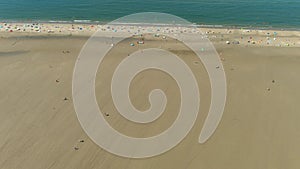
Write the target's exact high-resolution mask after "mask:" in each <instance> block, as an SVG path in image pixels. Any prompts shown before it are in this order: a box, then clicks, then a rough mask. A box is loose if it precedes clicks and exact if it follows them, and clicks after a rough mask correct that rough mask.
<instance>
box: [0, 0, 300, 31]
mask: <svg viewBox="0 0 300 169" xmlns="http://www.w3.org/2000/svg"><path fill="white" fill-rule="evenodd" d="M137 12H163V13H169V14H173V15H177V16H179V17H182V18H184V19H187V20H188V21H190V22H193V23H197V24H204V25H224V26H238V27H241V26H242V27H243V26H246V27H249V26H252V27H262V28H263V27H275V28H297V29H299V28H300V0H48V1H45V0H0V21H74V20H75V21H76V20H81V21H85V22H94V21H99V22H109V21H112V20H114V19H117V18H119V17H122V16H124V15H128V14H133V13H137Z"/></svg>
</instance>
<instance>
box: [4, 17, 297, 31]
mask: <svg viewBox="0 0 300 169" xmlns="http://www.w3.org/2000/svg"><path fill="white" fill-rule="evenodd" d="M113 21H114V20H112V21H93V20H5V19H4V20H0V24H1V23H9V24H17V23H24V24H32V23H38V24H67V25H68V24H81V25H106V24H108V23H111V22H113ZM137 24H139V23H137ZM192 24H193V25H194V26H196V27H197V28H218V29H250V30H275V31H279V30H280V31H300V25H299V26H298V27H295V26H288V25H286V26H284V27H281V26H274V25H273V26H272V25H269V26H268V25H260V26H258V25H255V26H254V25H242V24H241V25H239V24H235V25H233V24H232V25H230V24H201V23H192ZM149 25H150V26H151V23H150V24H149ZM153 26H154V24H153ZM168 26H170V25H168Z"/></svg>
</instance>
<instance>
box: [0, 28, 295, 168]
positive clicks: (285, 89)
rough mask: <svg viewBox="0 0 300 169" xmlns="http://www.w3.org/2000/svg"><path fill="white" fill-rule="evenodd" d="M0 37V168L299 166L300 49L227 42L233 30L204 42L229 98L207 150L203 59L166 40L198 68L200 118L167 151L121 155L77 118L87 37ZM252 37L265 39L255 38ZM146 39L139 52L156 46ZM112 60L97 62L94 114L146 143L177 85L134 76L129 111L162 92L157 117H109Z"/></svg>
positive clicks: (166, 118) (164, 120) (174, 98)
mask: <svg viewBox="0 0 300 169" xmlns="http://www.w3.org/2000/svg"><path fill="white" fill-rule="evenodd" d="M215 32H217V31H215ZM1 36H2V38H0V44H1V45H0V80H1V83H0V88H1V90H0V96H1V97H0V107H1V111H0V122H1V123H0V138H1V139H0V155H1V158H0V168H11V169H14V168H18V169H27V168H28V169H29V168H53V169H54V168H55V169H56V168H57V169H60V168H64V169H66V168H70V169H73V168H95V169H96V168H97V169H100V168H101V169H107V168H111V169H117V168H135V169H140V168H141V169H142V168H143V169H152V168H164V169H168V168H170V169H175V168H176V169H177V168H178V169H182V168H186V169H196V168H197V169H198V168H201V169H202V168H203V169H215V168H219V169H239V168H243V169H253V168H257V169H281V168H289V169H298V168H299V167H300V161H299V160H298V156H299V154H300V148H299V146H298V143H299V142H300V134H299V130H300V124H299V122H298V121H299V120H298V119H299V118H300V114H299V110H300V106H299V104H297V102H298V98H299V97H300V92H299V90H298V87H299V85H300V79H299V78H298V76H299V72H300V67H299V64H300V48H299V47H296V46H297V45H295V46H294V47H292V46H284V45H282V46H281V47H278V46H266V45H257V44H255V45H251V44H247V42H246V44H230V45H227V44H226V43H225V41H226V39H225V38H228V39H235V38H236V37H239V34H238V33H233V34H232V35H231V34H229V33H228V34H226V35H224V36H225V38H224V39H223V40H221V39H218V38H214V37H211V40H212V42H213V43H214V44H215V46H216V49H217V51H218V53H219V55H220V57H221V58H222V61H223V65H224V69H225V73H226V77H227V87H228V89H227V91H228V95H227V102H226V107H225V112H224V114H223V118H222V120H221V123H220V124H219V126H218V128H217V130H216V132H215V133H214V134H213V136H212V137H211V138H210V139H209V140H208V141H207V142H206V143H205V144H199V143H198V136H199V134H200V131H201V128H202V126H203V123H204V120H205V117H206V116H207V112H208V108H209V103H210V84H209V82H208V75H207V73H206V71H205V69H204V67H203V65H202V64H201V62H200V61H199V63H195V58H194V57H193V56H192V55H191V53H189V52H186V50H185V49H184V47H183V46H181V47H177V46H175V45H174V44H173V45H172V43H170V44H171V46H169V47H167V48H170V49H169V50H173V51H174V52H175V53H177V54H182V56H183V58H184V59H185V62H186V63H187V64H188V65H189V66H190V67H191V69H192V70H193V72H196V76H197V80H198V82H199V90H200V93H201V94H200V95H201V105H200V111H199V115H198V118H197V120H196V123H195V125H194V127H193V128H192V130H191V132H190V133H189V134H188V135H187V137H186V138H185V139H184V140H183V141H182V142H181V143H180V144H179V145H177V146H176V147H175V148H173V149H172V150H170V151H168V152H166V153H164V154H161V155H159V156H156V157H152V158H146V159H128V158H122V157H118V156H115V155H113V154H110V153H108V152H106V151H105V150H103V149H101V148H100V147H98V146H97V145H96V144H95V143H93V142H92V141H91V140H90V139H89V138H88V136H87V135H86V134H85V133H84V131H83V130H82V128H81V126H80V124H79V122H78V120H77V117H76V113H75V111H74V107H73V103H72V73H73V68H74V64H75V61H76V58H77V56H78V54H79V52H80V49H81V47H82V46H83V45H84V43H85V42H86V40H87V37H85V36H80V37H77V36H60V37H55V36H51V35H50V36H46V37H45V36H36V37H35V36H29V37H28V36H27V37H24V35H20V34H17V33H13V36H11V35H8V34H7V33H3V34H1ZM224 36H223V37H224ZM250 36H252V35H250ZM219 37H220V38H221V37H222V36H221V35H220V36H219ZM253 38H255V39H265V37H264V36H262V35H256V36H255V37H254V36H253ZM282 38H287V39H293V41H294V43H295V44H297V43H299V37H298V36H295V35H294V34H293V35H291V36H288V35H287V36H283V37H282ZM129 41H130V40H129ZM231 41H232V40H230V42H231ZM145 42H146V43H145V44H144V47H148V46H147V45H149V46H151V44H152V45H156V44H159V43H161V42H155V41H151V42H150V41H149V43H148V42H147V41H145ZM120 45H121V48H122V45H124V47H123V49H124V50H125V52H130V50H133V48H131V47H130V46H129V45H128V41H126V42H124V44H120ZM114 56H119V55H118V54H117V53H115V54H114ZM117 59H122V58H121V57H115V58H113V57H107V59H106V60H104V61H105V62H106V63H107V64H103V65H104V66H103V67H102V68H101V69H103V70H104V72H105V73H99V74H97V79H96V92H97V93H96V96H97V99H98V104H99V106H100V108H101V109H103V110H104V112H107V113H108V114H109V116H106V115H105V118H106V119H107V121H108V122H109V123H110V124H111V125H112V126H113V127H114V128H115V129H117V130H119V131H120V132H123V133H124V134H126V135H131V136H135V137H148V136H152V135H155V134H157V133H160V132H161V131H163V130H164V129H165V128H167V127H168V126H170V124H172V122H173V121H174V119H175V118H176V115H177V114H176V110H177V109H178V103H179V102H180V98H178V96H179V92H178V86H176V85H170V84H174V83H175V81H174V79H172V78H171V77H170V76H168V75H166V74H165V73H163V72H160V71H157V70H149V71H145V72H143V73H141V74H139V75H138V76H137V77H136V78H135V79H134V80H133V82H132V86H131V88H130V96H131V99H132V102H133V104H134V105H135V106H136V108H138V109H140V110H145V109H147V108H148V107H149V103H148V102H147V96H148V93H149V91H151V90H152V89H153V88H161V89H163V90H164V91H166V95H167V97H168V105H167V107H166V111H165V113H164V114H163V116H162V117H160V118H159V119H158V120H157V121H155V122H153V123H151V124H150V125H149V126H147V125H141V124H135V123H132V122H129V121H126V120H125V119H123V118H122V117H121V116H120V115H119V114H118V113H117V112H116V110H115V107H114V106H113V104H112V101H111V99H110V96H109V83H108V82H109V78H110V74H111V72H112V71H113V66H111V64H109V63H116V62H117ZM98 71H99V72H101V70H100V69H99V70H98ZM102 72H103V71H102ZM147 77H149V78H148V80H147ZM149 79H151V80H149ZM153 79H155V80H153ZM174 112H175V113H174ZM82 140H83V141H82Z"/></svg>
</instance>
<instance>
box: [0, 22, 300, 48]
mask: <svg viewBox="0 0 300 169" xmlns="http://www.w3.org/2000/svg"><path fill="white" fill-rule="evenodd" d="M190 26H191V25H187V26H185V25H183V26H180V25H177V26H175V27H174V26H170V25H159V26H158V25H157V26H155V25H154V24H152V25H151V24H149V25H147V24H145V25H137V24H118V23H115V24H112V25H101V24H88V23H85V24H79V23H76V24H75V23H74V24H70V23H4V22H0V37H1V38H6V37H37V36H39V37H43V36H44V37H49V36H51V37H65V38H67V37H74V36H76V37H90V36H92V35H93V34H94V33H95V32H97V31H103V32H110V33H114V32H122V31H126V32H127V31H129V32H131V33H132V34H135V35H138V34H140V30H147V31H148V29H151V31H150V32H149V33H155V34H156V33H159V34H162V35H163V34H164V33H165V34H167V33H172V34H173V33H174V34H178V33H182V32H186V33H201V34H202V35H203V36H204V37H206V38H209V39H210V40H211V41H212V42H213V43H214V44H227V45H229V46H232V45H240V46H246V47H248V46H276V47H300V31H296V30H274V29H245V28H240V29H238V28H223V27H219V28H207V27H200V28H199V27H197V26H195V27H194V26H193V27H190ZM158 29H159V31H157V30H158ZM142 32H143V33H144V31H142Z"/></svg>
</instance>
